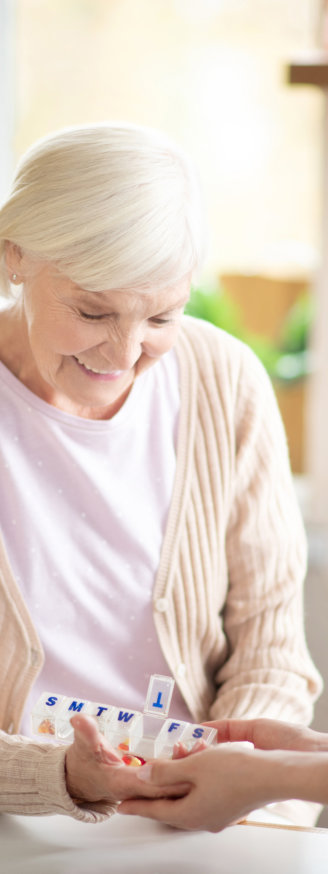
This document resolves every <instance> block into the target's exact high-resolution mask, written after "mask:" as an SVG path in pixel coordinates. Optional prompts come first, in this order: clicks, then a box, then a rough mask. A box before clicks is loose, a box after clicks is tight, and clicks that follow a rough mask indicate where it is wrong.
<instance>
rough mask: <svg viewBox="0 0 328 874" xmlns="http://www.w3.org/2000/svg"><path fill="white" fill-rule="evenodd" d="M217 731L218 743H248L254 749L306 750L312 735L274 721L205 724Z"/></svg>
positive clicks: (304, 729)
mask: <svg viewBox="0 0 328 874" xmlns="http://www.w3.org/2000/svg"><path fill="white" fill-rule="evenodd" d="M205 725H211V726H212V727H213V728H216V730H217V740H218V743H226V742H230V743H235V742H238V741H249V742H250V743H252V744H254V747H256V749H262V750H274V749H281V750H283V749H294V750H301V749H308V748H309V743H310V740H311V738H312V735H313V734H314V733H313V732H311V729H308V728H306V727H304V726H303V725H292V724H289V723H288V722H280V721H278V720H276V719H219V720H217V721H214V722H206V723H205Z"/></svg>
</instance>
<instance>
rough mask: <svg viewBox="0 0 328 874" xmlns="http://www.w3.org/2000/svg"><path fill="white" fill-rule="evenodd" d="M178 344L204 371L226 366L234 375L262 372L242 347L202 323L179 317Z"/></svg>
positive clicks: (234, 339) (192, 318) (221, 332)
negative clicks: (253, 370)
mask: <svg viewBox="0 0 328 874" xmlns="http://www.w3.org/2000/svg"><path fill="white" fill-rule="evenodd" d="M180 340H181V346H182V347H186V348H189V351H190V354H191V355H192V356H194V357H195V359H196V360H197V361H198V362H199V364H203V366H204V367H206V366H207V367H208V366H213V367H214V368H220V366H221V367H222V366H224V365H225V366H228V365H229V367H230V368H232V370H233V371H238V372H239V371H240V369H243V368H245V367H246V368H248V367H249V368H250V369H251V370H252V369H253V368H255V370H256V371H258V372H265V371H264V367H263V365H262V364H261V362H260V361H259V359H258V358H257V356H256V355H255V353H254V352H253V351H252V349H250V347H249V346H247V344H246V343H243V341H242V340H239V339H238V338H237V337H234V336H232V334H228V332H227V331H224V330H223V329H222V328H219V327H217V326H216V325H213V324H212V323H210V322H206V321H204V320H203V319H196V318H194V317H192V316H183V320H182V329H181V337H180Z"/></svg>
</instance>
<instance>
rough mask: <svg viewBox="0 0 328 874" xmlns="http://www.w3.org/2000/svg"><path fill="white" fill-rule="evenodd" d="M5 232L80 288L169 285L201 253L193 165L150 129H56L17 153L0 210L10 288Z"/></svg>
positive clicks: (0, 247)
mask: <svg viewBox="0 0 328 874" xmlns="http://www.w3.org/2000/svg"><path fill="white" fill-rule="evenodd" d="M5 240H9V241H11V242H12V243H14V244H16V245H17V246H19V247H20V249H21V250H22V251H23V252H25V253H27V254H28V255H30V256H31V257H32V260H33V261H34V260H35V261H36V262H37V263H38V262H41V263H43V262H47V263H48V262H50V263H53V264H54V265H55V267H56V269H57V270H59V271H60V273H62V274H64V275H65V276H67V277H69V278H70V279H71V280H72V281H73V282H75V283H76V284H77V285H78V286H80V287H81V288H84V289H86V290H89V291H104V290H110V289H122V288H140V289H143V290H144V291H147V289H150V288H151V287H154V285H156V287H163V286H164V285H173V284H174V283H175V282H178V281H179V280H180V279H182V278H183V277H184V276H185V275H187V274H188V273H189V272H191V273H193V272H194V271H195V270H196V271H197V270H198V269H199V267H200V264H201V261H202V257H203V249H204V219H203V210H202V206H201V198H200V194H199V185H198V180H197V176H196V173H195V170H194V168H193V166H192V164H191V162H190V160H189V158H187V157H186V155H185V154H184V153H183V152H182V151H181V150H180V149H179V148H178V147H177V146H176V145H175V144H173V143H172V142H171V141H170V140H169V139H168V138H166V136H164V135H163V134H161V133H160V132H158V131H156V130H153V129H152V128H146V127H141V126H136V125H131V124H126V123H120V122H116V123H103V124H93V125H86V126H82V127H73V128H65V129H63V130H60V131H58V132H55V133H54V134H52V135H50V136H47V137H44V138H43V139H41V140H38V141H37V142H36V143H35V144H34V145H33V146H32V147H31V148H30V149H29V150H28V151H27V152H26V154H25V155H23V157H22V158H21V160H20V162H19V164H18V167H17V172H16V175H15V177H14V180H13V185H12V190H11V192H10V194H9V197H8V198H7V200H6V201H5V203H4V204H3V206H2V208H1V209H0V261H1V263H2V271H1V273H2V274H3V281H4V285H5V286H6V287H5V288H4V290H5V293H7V294H8V293H9V294H10V290H11V286H10V283H9V282H8V279H7V277H6V276H5V274H4V269H3V262H4V250H5Z"/></svg>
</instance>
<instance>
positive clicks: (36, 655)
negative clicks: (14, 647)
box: [31, 649, 40, 667]
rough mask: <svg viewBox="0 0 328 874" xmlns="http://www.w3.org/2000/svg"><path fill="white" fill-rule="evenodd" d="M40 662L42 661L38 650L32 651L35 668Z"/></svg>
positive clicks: (32, 663) (32, 661) (32, 662)
mask: <svg viewBox="0 0 328 874" xmlns="http://www.w3.org/2000/svg"><path fill="white" fill-rule="evenodd" d="M39 661H40V659H39V653H38V651H37V649H31V665H32V666H33V667H35V666H36V665H38V664H39Z"/></svg>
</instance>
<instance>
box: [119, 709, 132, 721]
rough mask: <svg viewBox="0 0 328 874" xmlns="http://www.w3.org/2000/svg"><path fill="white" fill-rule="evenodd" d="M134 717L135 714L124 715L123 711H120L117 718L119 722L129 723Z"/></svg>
mask: <svg viewBox="0 0 328 874" xmlns="http://www.w3.org/2000/svg"><path fill="white" fill-rule="evenodd" d="M133 716H134V714H133V713H123V710H120V712H119V714H118V717H117V718H118V720H119V722H122V721H123V722H129V720H130V719H132V717H133Z"/></svg>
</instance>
